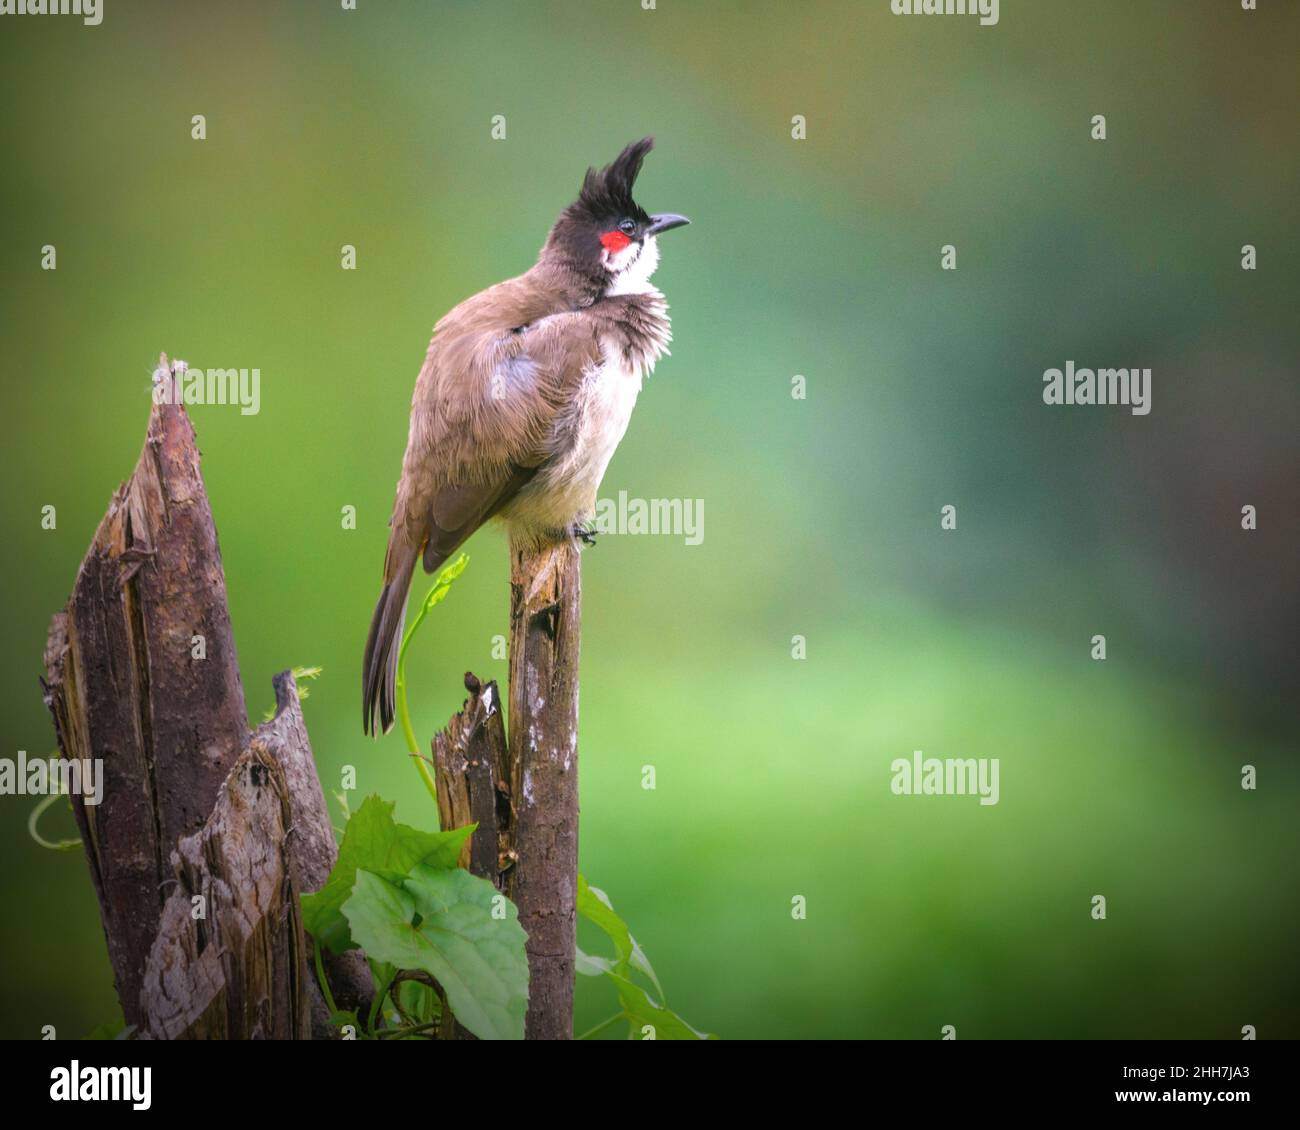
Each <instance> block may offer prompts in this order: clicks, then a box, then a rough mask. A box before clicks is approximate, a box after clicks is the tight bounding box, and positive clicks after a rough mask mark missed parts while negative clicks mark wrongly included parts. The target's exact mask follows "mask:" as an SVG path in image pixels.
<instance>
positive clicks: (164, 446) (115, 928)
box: [45, 356, 371, 1038]
mask: <svg viewBox="0 0 1300 1130" xmlns="http://www.w3.org/2000/svg"><path fill="white" fill-rule="evenodd" d="M175 373H176V369H175V368H174V367H173V366H171V365H169V364H168V362H167V359H166V357H165V356H164V357H163V358H162V359H161V363H160V366H159V370H158V377H157V379H158V380H160V381H161V382H164V383H165V384H166V385H169V386H170V389H171V390H172V391H174V390H175ZM175 400H176V398H175V397H171V398H167V397H163V398H157V399H156V400H155V404H154V406H153V409H152V410H151V412H150V416H149V426H148V432H147V436H146V440H145V446H144V451H143V453H142V454H141V456H140V459H139V462H138V464H137V466H136V468H135V471H134V473H133V474H132V475H131V477H130V479H128V480H127V482H126V483H124V484H123V485H122V486H121V487H120V488H119V489H118V491H117V493H116V494H115V495H114V497H113V500H112V502H111V504H110V506H109V509H108V513H107V514H106V515H105V517H104V520H103V521H102V522H101V523H100V526H99V529H98V530H97V531H96V534H95V537H94V540H93V541H92V543H91V546H90V549H89V550H88V551H87V553H86V557H85V559H84V561H83V562H82V565H81V568H80V570H79V572H78V574H77V580H76V583H75V585H74V588H73V592H72V596H71V598H70V599H69V601H68V604H67V606H66V607H65V609H64V610H63V611H62V612H60V613H58V614H57V615H56V616H55V617H54V619H53V621H52V623H51V626H50V636H49V642H48V644H47V648H46V655H45V666H46V679H45V701H46V704H47V705H48V706H49V708H50V711H51V713H52V714H53V717H54V724H55V729H56V731H57V734H58V739H59V749H60V752H61V754H62V756H63V757H64V758H65V759H69V760H74V761H79V762H83V763H84V762H86V761H99V762H100V763H101V764H102V767H103V797H102V801H101V803H100V804H98V805H93V804H92V805H87V804H86V803H84V800H83V798H82V797H81V796H79V795H75V794H74V795H73V796H72V797H71V800H72V805H73V810H74V813H75V815H76V819H77V824H78V827H79V828H80V830H81V835H82V841H83V844H84V846H85V849H86V855H87V858H88V860H89V863H90V871H91V877H92V879H93V881H94V885H95V890H96V893H97V895H98V897H99V903H100V916H101V919H102V921H103V924H104V933H105V935H106V937H107V940H108V950H109V959H110V961H111V964H112V966H113V974H114V980H115V982H116V986H117V991H118V997H119V999H120V1000H121V1003H122V1010H123V1013H124V1014H125V1016H126V1019H127V1022H128V1023H129V1024H132V1025H134V1026H135V1027H136V1028H137V1029H138V1030H139V1031H140V1032H141V1033H142V1034H146V1035H151V1036H155V1037H160V1038H182V1037H227V1038H241V1037H256V1036H267V1037H280V1038H301V1037H303V1036H305V1035H306V1034H307V1032H308V1031H309V1026H310V1030H312V1031H314V1032H315V1033H316V1034H317V1035H320V1036H329V1037H333V1036H334V1035H335V1032H334V1030H333V1028H332V1027H331V1026H330V1025H329V1024H328V1019H327V1011H326V1010H325V1007H324V1003H323V999H322V998H321V996H320V993H319V989H318V988H317V987H316V984H315V979H314V977H312V976H311V975H310V967H309V965H308V963H307V960H306V956H307V954H308V953H309V952H310V951H309V950H307V948H306V944H305V940H304V936H303V932H302V924H301V917H300V913H299V908H298V899H297V894H298V892H299V891H304V892H305V891H314V890H317V889H318V888H319V887H320V886H322V885H323V883H324V882H325V879H326V878H327V876H328V875H329V871H330V868H331V867H332V866H333V864H334V859H335V856H336V854H337V849H336V847H335V844H334V836H333V830H332V828H331V826H330V820H329V814H328V811H327V810H326V807H325V797H324V794H323V792H322V791H321V787H320V781H319V780H318V778H317V776H316V768H315V762H314V760H313V757H312V751H311V745H310V742H309V741H308V737H307V729H306V726H305V724H304V722H303V718H302V710H301V706H300V703H299V699H298V691H297V687H296V685H295V683H294V680H293V676H292V675H291V674H290V673H289V672H287V671H286V672H283V673H282V674H280V675H277V676H276V677H275V679H274V687H275V697H276V714H275V717H274V718H273V719H272V720H271V721H269V722H267V723H264V724H263V725H262V726H260V727H258V729H257V730H256V731H255V732H254V733H253V734H252V735H251V736H250V734H249V732H248V720H247V713H246V711H245V705H244V695H243V690H242V688H241V686H240V679H239V665H238V660H237V658H236V654H235V644H234V637H233V634H232V632H231V627H230V614H229V609H228V606H227V603H226V586H225V576H224V573H223V571H222V565H221V554H220V550H219V548H218V545H217V532H216V527H215V525H214V523H213V520H212V512H211V509H210V507H209V505H208V500H207V494H206V491H205V489H204V486H203V478H202V474H201V472H200V467H199V462H200V460H199V451H198V447H197V446H196V444H195V437H194V429H193V427H192V426H191V424H190V421H189V418H188V417H187V415H186V413H185V409H184V407H183V406H182V405H181V404H180V403H176V402H175ZM159 401H161V402H159ZM198 637H201V639H200V638H198ZM195 897H201V900H202V901H201V903H200V904H199V905H200V906H201V907H202V909H203V912H204V917H202V918H195V917H193V916H192V911H193V909H194V906H195V904H194V902H193V901H192V900H193V899H194V898H195ZM345 956H346V957H347V958H349V959H350V960H348V961H340V962H337V963H335V965H336V966H337V967H336V968H330V970H329V976H330V979H331V985H332V986H333V987H334V989H335V991H336V995H337V998H338V1001H339V1003H340V1005H341V1006H342V1007H345V1008H346V1007H358V1006H361V1007H366V1008H368V1007H369V996H370V992H371V988H370V977H369V974H368V972H366V970H365V966H364V961H361V962H360V967H359V968H358V961H357V957H358V955H356V954H355V953H353V954H349V955H345ZM336 978H337V980H336ZM345 1002H346V1003H345Z"/></svg>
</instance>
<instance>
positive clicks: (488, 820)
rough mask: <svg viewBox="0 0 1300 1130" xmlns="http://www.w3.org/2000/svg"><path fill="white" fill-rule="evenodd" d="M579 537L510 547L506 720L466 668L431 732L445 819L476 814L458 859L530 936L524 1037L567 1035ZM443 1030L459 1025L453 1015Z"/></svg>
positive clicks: (463, 820)
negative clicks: (442, 722) (461, 698)
mask: <svg viewBox="0 0 1300 1130" xmlns="http://www.w3.org/2000/svg"><path fill="white" fill-rule="evenodd" d="M581 596H582V589H581V573H580V569H579V563H578V547H577V546H576V545H575V544H574V543H572V542H568V541H566V542H564V543H562V544H559V545H551V546H545V547H542V548H540V549H536V548H533V547H520V546H512V547H511V570H510V725H509V737H508V740H507V735H506V731H505V729H503V727H502V724H501V704H500V693H499V691H498V690H497V685H496V683H488V684H487V685H486V686H484V685H482V684H481V683H480V682H479V680H478V679H477V678H475V676H474V675H472V674H466V676H465V687H466V689H467V690H468V691H469V698H468V699H466V701H465V704H464V706H463V707H462V708H461V711H460V712H459V713H458V714H456V715H453V716H452V718H451V720H450V721H449V722H448V723H447V727H446V729H445V730H443V731H442V732H441V733H439V734H438V735H436V736H435V738H434V741H433V761H434V770H435V776H436V778H437V783H438V816H439V819H440V822H441V824H442V827H443V828H444V829H449V828H460V827H463V826H464V825H466V824H471V823H473V824H477V825H478V829H477V831H475V833H474V835H473V836H472V837H471V841H470V843H469V844H468V845H467V846H466V848H465V849H464V852H463V854H462V857H461V866H462V867H466V868H468V869H469V870H470V871H471V872H473V873H474V874H475V875H478V876H479V877H480V878H484V879H487V880H489V881H490V882H492V883H495V884H496V885H497V886H498V887H500V888H501V890H503V891H505V892H506V893H507V894H508V895H509V896H510V897H511V898H512V899H513V900H514V903H515V905H516V906H517V907H518V908H519V924H520V925H521V926H523V928H524V931H525V932H526V933H527V935H528V947H527V948H528V1014H527V1017H526V1019H525V1023H524V1034H525V1036H526V1038H527V1039H530V1040H569V1039H572V1038H573V981H574V976H575V973H576V969H575V961H574V957H575V950H576V948H577V906H576V904H577V885H578V642H579V621H580V618H581ZM443 1035H444V1037H445V1038H448V1039H464V1038H466V1036H467V1033H466V1032H465V1031H464V1030H463V1029H462V1028H460V1027H459V1025H456V1024H454V1023H452V1022H450V1021H449V1022H448V1024H447V1025H445V1026H444V1029H443Z"/></svg>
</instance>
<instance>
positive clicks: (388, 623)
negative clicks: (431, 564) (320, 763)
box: [361, 550, 417, 735]
mask: <svg viewBox="0 0 1300 1130" xmlns="http://www.w3.org/2000/svg"><path fill="white" fill-rule="evenodd" d="M416 557H417V554H416V552H415V551H414V550H407V551H406V552H405V553H404V554H403V556H402V558H401V559H400V560H398V561H397V563H396V568H395V569H394V571H393V576H392V580H390V581H388V582H387V583H386V584H385V585H384V589H383V592H381V593H380V594H379V602H378V603H377V604H376V605H375V613H374V616H372V617H371V620H370V634H369V636H368V637H367V638H366V657H365V661H364V662H363V664H362V668H361V692H362V708H361V724H362V727H363V728H364V730H365V732H366V733H367V734H375V735H378V734H380V733H385V734H386V733H388V731H389V730H391V729H392V727H393V714H394V711H395V708H396V707H395V702H396V698H397V657H398V654H399V653H400V651H401V649H402V635H403V632H404V630H405V626H406V594H407V592H408V591H409V589H410V587H411V573H412V571H413V570H414V568H415V561H416ZM376 715H378V723H379V724H378V726H376V724H375V723H376Z"/></svg>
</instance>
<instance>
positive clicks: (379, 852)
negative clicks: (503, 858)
mask: <svg viewBox="0 0 1300 1130" xmlns="http://www.w3.org/2000/svg"><path fill="white" fill-rule="evenodd" d="M474 827H475V826H474V825H473V824H470V825H467V826H466V827H464V828H456V829H454V830H453V831H450V832H421V831H419V830H418V829H416V828H411V827H408V826H407V825H405V824H397V823H395V822H394V821H393V805H392V804H391V803H389V802H388V801H384V800H380V798H379V797H377V796H368V797H366V799H365V801H364V802H363V803H362V805H361V807H360V808H358V809H357V810H356V812H354V813H353V814H352V817H351V819H349V820H348V825H347V828H346V829H345V830H344V832H343V843H342V844H340V845H339V857H338V859H337V860H336V861H335V863H334V870H333V871H331V872H330V877H329V878H328V879H327V880H326V881H325V885H324V886H323V887H322V888H321V889H320V890H319V891H317V892H316V893H315V894H312V895H304V896H303V897H302V919H303V925H304V926H305V927H306V929H307V932H308V933H309V934H311V935H312V937H314V938H315V939H316V940H317V941H319V942H320V943H321V944H322V945H323V946H325V947H326V948H327V949H329V950H332V951H333V952H334V953H342V952H343V951H344V950H347V949H352V948H353V947H355V946H356V944H357V943H356V942H354V941H353V940H352V936H351V934H350V933H349V931H348V922H347V919H346V918H345V917H344V916H343V914H342V907H343V903H344V902H346V901H347V898H348V896H349V895H350V894H351V893H352V887H353V884H354V883H355V882H356V877H357V872H358V871H359V870H365V871H373V872H377V873H380V874H383V875H384V876H386V877H388V878H390V879H391V880H393V881H396V880H397V879H399V878H404V877H405V876H406V874H407V872H409V871H410V870H411V868H412V867H414V866H415V865H416V864H417V863H419V864H424V865H425V866H427V867H432V868H444V869H445V868H454V867H455V866H456V864H457V861H458V860H459V858H460V849H461V845H462V844H463V843H464V842H465V840H466V839H467V838H468V837H469V835H470V833H471V832H473V831H474Z"/></svg>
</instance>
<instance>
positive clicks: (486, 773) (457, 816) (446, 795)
mask: <svg viewBox="0 0 1300 1130" xmlns="http://www.w3.org/2000/svg"><path fill="white" fill-rule="evenodd" d="M465 689H466V690H467V691H469V698H467V699H466V700H465V702H464V704H463V705H462V706H461V709H460V712H459V713H457V714H453V715H452V716H451V719H450V720H449V721H448V722H447V726H446V728H445V729H443V730H441V731H439V733H437V734H435V735H434V739H433V763H434V778H435V780H436V781H437V785H438V823H439V825H440V826H441V827H442V828H443V829H444V830H445V831H449V830H451V829H452V828H463V827H465V825H466V824H477V825H478V827H477V828H476V829H475V830H474V834H473V835H472V836H471V837H470V838H469V840H468V841H467V842H466V844H465V846H464V847H463V848H461V853H460V865H461V866H462V867H464V868H466V869H467V870H468V871H469V872H470V873H471V874H474V875H477V876H478V877H479V878H481V879H486V880H487V881H488V882H489V883H492V884H494V885H495V886H496V887H498V888H500V889H502V890H504V889H505V879H506V872H507V871H508V870H509V869H510V866H511V864H512V862H513V859H512V848H511V844H510V829H511V821H512V814H511V805H510V762H509V752H508V750H507V747H506V731H505V724H504V721H503V718H502V713H501V692H500V691H499V690H498V689H497V685H496V683H495V682H490V683H488V684H487V685H486V686H484V685H483V684H482V683H480V682H479V680H478V679H477V678H476V677H475V676H474V675H473V674H472V673H471V672H468V671H467V672H466V673H465ZM440 1038H442V1039H444V1040H473V1039H474V1038H475V1037H474V1035H473V1034H472V1033H471V1032H470V1031H469V1030H468V1029H466V1028H464V1027H462V1026H461V1025H460V1024H457V1023H456V1021H455V1018H454V1017H453V1016H452V1015H451V1012H450V1010H449V1009H448V1008H447V1000H446V996H445V995H443V1021H442V1027H441V1029H440Z"/></svg>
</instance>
